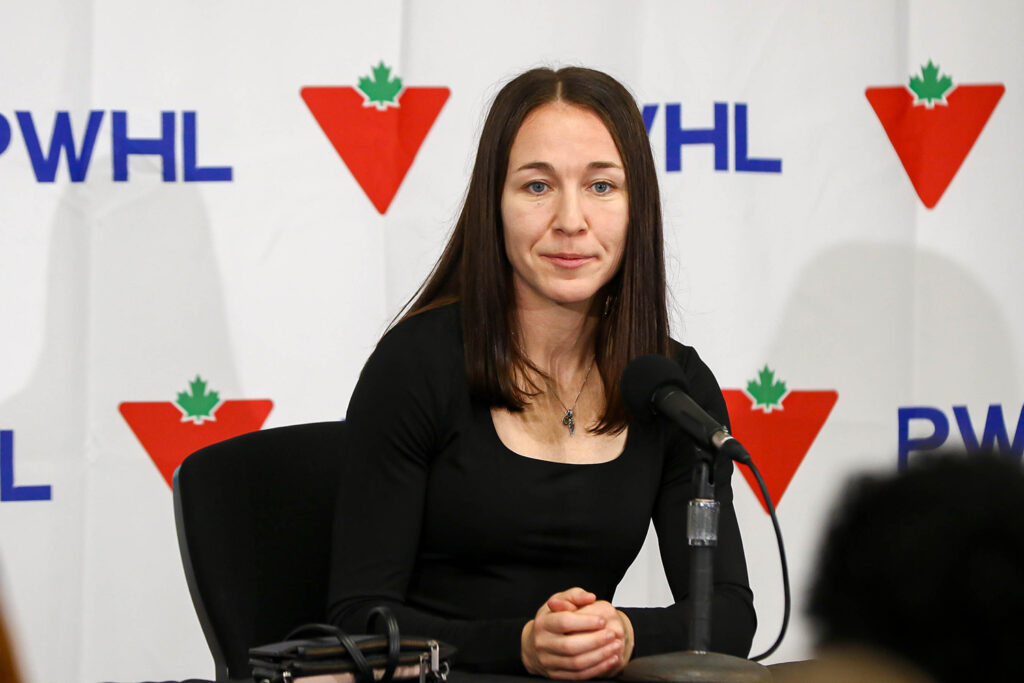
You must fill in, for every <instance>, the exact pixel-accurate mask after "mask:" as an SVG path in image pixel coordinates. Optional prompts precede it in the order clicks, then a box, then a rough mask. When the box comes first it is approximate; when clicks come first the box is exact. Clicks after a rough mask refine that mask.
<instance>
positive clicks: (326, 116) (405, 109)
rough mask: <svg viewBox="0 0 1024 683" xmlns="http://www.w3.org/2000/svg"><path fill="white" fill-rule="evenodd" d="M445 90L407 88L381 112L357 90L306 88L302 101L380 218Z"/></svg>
mask: <svg viewBox="0 0 1024 683" xmlns="http://www.w3.org/2000/svg"><path fill="white" fill-rule="evenodd" d="M450 92H451V91H449V90H448V88H443V87H441V88H418V87H407V88H404V89H403V90H402V92H401V93H399V95H398V106H396V107H392V106H389V107H387V108H385V109H383V110H381V109H379V108H377V107H375V106H373V105H372V104H370V103H369V102H366V98H364V97H363V95H362V94H361V93H360V92H359V90H357V89H356V88H353V87H349V86H340V87H306V88H302V91H301V93H302V99H303V100H304V101H305V102H306V106H307V107H309V110H310V111H311V112H312V113H313V117H314V118H315V119H316V121H317V123H318V124H320V128H322V129H323V131H324V134H326V135H327V139H328V140H330V141H331V144H332V145H334V149H335V150H337V152H338V155H339V156H340V157H341V160H342V161H343V162H345V165H346V166H348V169H349V171H351V172H352V175H353V176H355V179H356V182H358V183H359V186H360V187H362V188H363V192H365V193H366V196H367V197H369V198H370V201H371V202H372V203H373V205H374V206H375V207H376V208H377V211H378V212H380V213H381V214H384V213H385V212H387V210H388V207H389V206H391V201H392V200H393V199H394V198H395V194H396V193H397V192H398V188H399V186H400V185H401V184H402V181H403V180H404V179H405V174H406V173H407V172H408V171H409V168H410V167H411V166H412V162H413V161H414V160H415V158H416V154H417V152H419V149H420V145H422V144H423V140H424V138H426V137H427V133H428V132H430V129H431V127H432V126H433V125H434V121H435V120H436V119H437V116H438V114H440V113H441V108H442V107H443V106H444V103H445V102H446V101H447V100H448V95H449V94H450Z"/></svg>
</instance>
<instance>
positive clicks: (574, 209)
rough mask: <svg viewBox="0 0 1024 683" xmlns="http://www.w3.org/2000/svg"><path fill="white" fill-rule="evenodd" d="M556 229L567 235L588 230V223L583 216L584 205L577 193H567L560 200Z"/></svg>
mask: <svg viewBox="0 0 1024 683" xmlns="http://www.w3.org/2000/svg"><path fill="white" fill-rule="evenodd" d="M555 229H556V230H558V231H560V232H563V233H565V234H567V235H573V234H576V233H577V232H580V231H582V230H586V229H587V221H586V218H585V217H584V215H583V203H582V201H581V198H580V196H579V195H578V194H577V193H575V192H567V193H565V194H563V195H562V196H561V197H560V198H559V203H558V213H557V214H556V216H555Z"/></svg>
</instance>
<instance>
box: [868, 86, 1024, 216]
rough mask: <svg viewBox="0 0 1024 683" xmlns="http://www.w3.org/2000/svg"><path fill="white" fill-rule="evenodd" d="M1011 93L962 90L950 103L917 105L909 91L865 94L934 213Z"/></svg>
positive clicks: (875, 90) (977, 88)
mask: <svg viewBox="0 0 1024 683" xmlns="http://www.w3.org/2000/svg"><path fill="white" fill-rule="evenodd" d="M1005 90H1006V88H1005V87H1004V86H1003V85H1001V84H994V85H959V86H956V87H955V88H954V89H953V90H951V91H950V92H949V94H947V95H946V96H945V103H939V104H935V105H934V106H931V107H929V106H925V105H924V104H923V103H921V102H917V103H916V104H915V100H916V98H915V97H914V94H913V93H912V92H911V91H910V90H909V89H908V88H906V87H904V86H895V87H885V88H868V89H867V90H865V91H864V94H865V95H866V96H867V98H868V102H870V103H871V107H872V109H874V110H875V114H876V115H877V116H878V120H879V121H881V123H882V127H883V128H884V129H885V134H886V135H888V136H889V141H890V142H891V143H892V146H893V148H894V149H895V150H896V154H897V155H898V156H899V158H900V161H901V162H902V163H903V168H904V169H906V171H907V175H908V176H909V177H910V182H911V183H912V184H913V185H914V190H916V191H917V196H918V197H920V198H921V201H922V202H924V205H925V206H926V207H928V208H929V209H931V208H934V207H935V205H936V204H938V202H939V199H941V198H942V195H943V193H944V192H945V191H946V188H947V187H949V184H950V182H952V180H953V176H955V175H956V172H957V171H958V170H960V166H961V164H963V162H964V159H965V158H966V157H967V153H968V152H970V151H971V147H973V146H974V142H975V141H976V140H977V139H978V136H979V135H980V134H981V130H982V128H984V127H985V124H986V123H988V119H989V117H990V116H991V115H992V112H993V110H995V108H996V104H998V102H999V98H1001V97H1002V96H1003V92H1005Z"/></svg>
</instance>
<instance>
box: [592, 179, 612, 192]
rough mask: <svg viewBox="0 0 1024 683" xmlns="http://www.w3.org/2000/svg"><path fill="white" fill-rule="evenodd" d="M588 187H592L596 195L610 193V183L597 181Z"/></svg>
mask: <svg viewBox="0 0 1024 683" xmlns="http://www.w3.org/2000/svg"><path fill="white" fill-rule="evenodd" d="M590 187H592V188H593V190H594V192H596V193H597V194H608V193H609V192H611V191H612V185H611V183H606V182H604V181H602V180H599V181H597V182H596V183H594V184H593V185H591V186H590Z"/></svg>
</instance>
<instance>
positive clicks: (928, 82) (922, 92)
mask: <svg viewBox="0 0 1024 683" xmlns="http://www.w3.org/2000/svg"><path fill="white" fill-rule="evenodd" d="M952 87H953V79H952V78H950V77H949V75H947V74H942V76H941V77H940V76H939V67H937V66H935V65H934V64H932V60H930V59H929V60H928V65H927V66H922V67H921V77H920V78H918V77H917V76H911V77H910V89H911V90H913V91H914V94H915V95H917V101H918V102H924V105H925V106H926V107H929V108H931V107H933V106H935V103H936V102H941V103H943V104H945V103H946V93H947V92H949V89H950V88H952Z"/></svg>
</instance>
